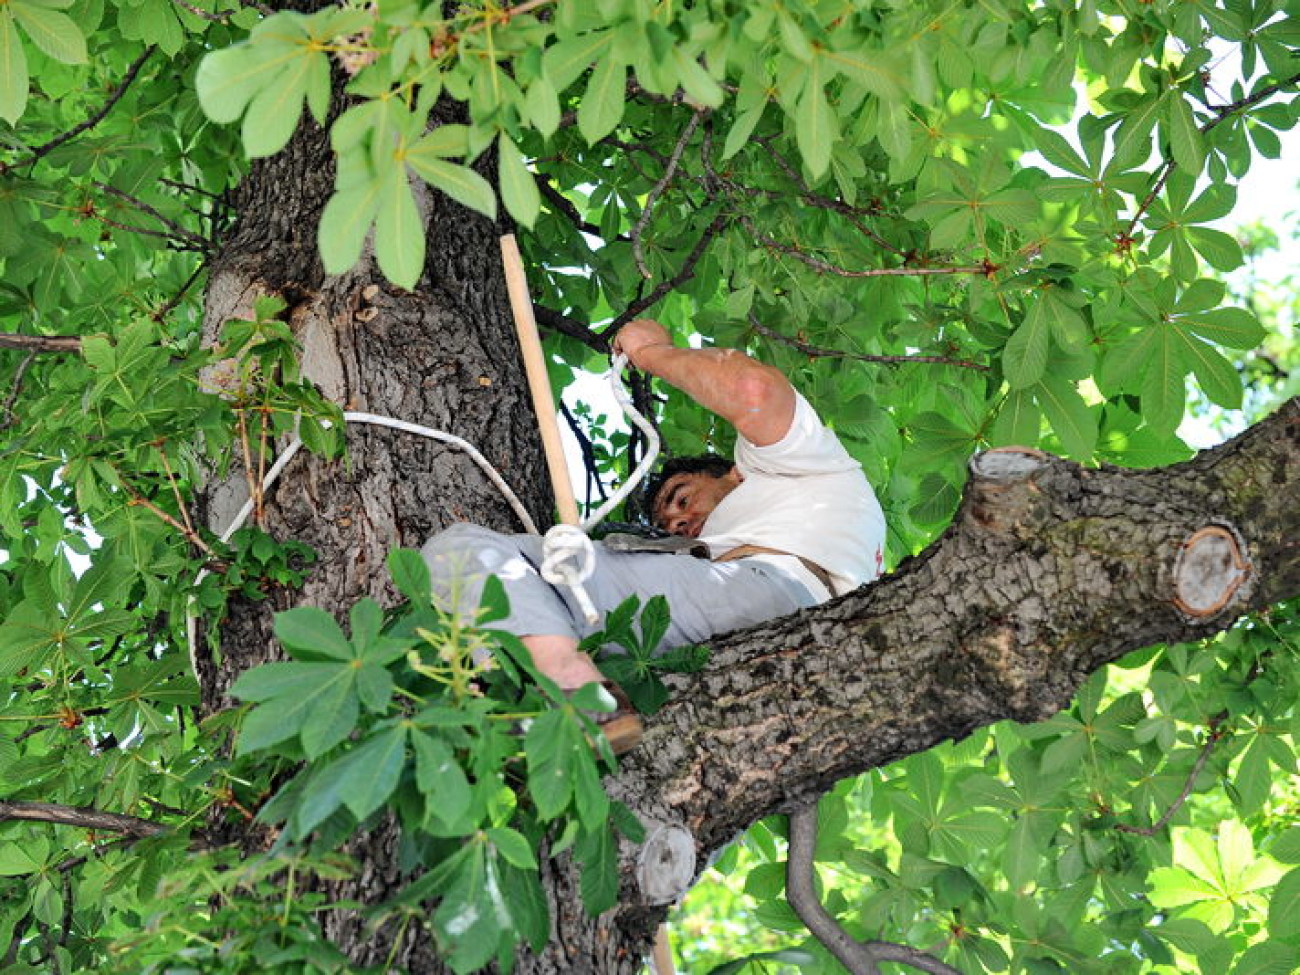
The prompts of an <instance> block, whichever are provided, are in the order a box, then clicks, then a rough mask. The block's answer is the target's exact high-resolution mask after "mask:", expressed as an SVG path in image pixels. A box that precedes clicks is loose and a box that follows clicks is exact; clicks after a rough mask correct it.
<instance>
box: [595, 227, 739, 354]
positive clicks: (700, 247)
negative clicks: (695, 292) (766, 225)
mask: <svg viewBox="0 0 1300 975" xmlns="http://www.w3.org/2000/svg"><path fill="white" fill-rule="evenodd" d="M726 223H727V217H726V215H725V214H721V213H720V214H718V215H717V216H716V217H714V218H713V222H712V223H710V224H709V225H708V226H707V227H705V228H704V233H703V234H701V235H700V239H699V240H697V241H696V242H695V246H694V247H693V248H691V252H690V253H689V254H687V255H686V260H685V261H683V262H682V266H681V268H680V269H679V270H678V271H677V273H676V274H674V275H673V276H672V277H671V278H668V279H667V280H665V281H660V282H659V283H658V284H657V285H655V286H654V289H653V290H652V291H651V292H650V293H649V294H648V295H645V296H644V297H641V298H638V299H636V300H635V301H633V302H632V303H631V304H630V305H628V306H627V307H626V308H625V309H623V311H622V312H621V313H620V314H619V315H618V317H616V318H615V319H614V320H613V321H612V322H610V323H609V325H607V326H606V327H605V328H604V329H603V330H602V331H601V335H613V334H614V333H615V332H617V331H618V330H619V329H620V328H622V327H623V326H624V325H626V324H627V323H628V322H630V321H631V320H632V319H634V318H636V317H637V316H638V315H640V314H641V313H642V312H643V311H645V310H646V309H647V308H649V307H650V306H651V305H653V304H655V303H656V302H657V301H658V300H659V299H660V298H662V297H663V296H664V295H666V294H668V292H670V291H672V290H673V289H674V288H676V287H678V286H679V285H681V284H684V283H685V282H687V281H689V280H690V279H691V278H693V277H694V276H695V265H696V264H698V263H699V261H700V258H701V257H703V256H704V251H705V249H706V248H707V247H708V245H709V242H710V241H711V240H713V238H714V237H716V236H717V235H718V232H719V231H720V230H721V229H722V228H723V227H724V226H725V225H726Z"/></svg>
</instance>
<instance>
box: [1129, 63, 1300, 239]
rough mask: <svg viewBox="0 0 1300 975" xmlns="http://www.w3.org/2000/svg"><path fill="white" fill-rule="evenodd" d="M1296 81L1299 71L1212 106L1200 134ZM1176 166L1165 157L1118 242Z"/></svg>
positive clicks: (1131, 236)
mask: <svg viewBox="0 0 1300 975" xmlns="http://www.w3.org/2000/svg"><path fill="white" fill-rule="evenodd" d="M1297 83H1300V72H1297V73H1296V74H1293V75H1292V76H1291V77H1289V78H1283V79H1282V80H1281V81H1277V82H1274V83H1273V84H1271V85H1266V86H1265V87H1263V88H1261V89H1260V90H1259V91H1257V92H1253V93H1252V94H1249V95H1246V96H1245V97H1244V98H1239V99H1237V100H1236V101H1235V102H1230V103H1228V104H1227V105H1217V106H1213V107H1212V108H1211V111H1213V112H1214V118H1212V119H1210V120H1209V121H1208V122H1206V123H1205V124H1204V125H1202V126H1201V127H1200V132H1201V134H1202V135H1205V134H1206V133H1207V132H1209V131H1211V130H1212V129H1214V128H1215V127H1216V126H1218V125H1220V124H1222V123H1223V122H1226V121H1227V120H1228V119H1229V118H1231V117H1232V116H1233V115H1236V114H1237V113H1238V112H1240V111H1242V109H1246V108H1250V107H1251V106H1252V105H1257V104H1259V103H1260V102H1262V101H1263V100H1264V99H1265V98H1268V97H1269V96H1270V95H1275V94H1277V93H1278V92H1279V91H1281V90H1282V89H1284V88H1294V87H1295V85H1296V84H1297ZM1177 168H1178V163H1176V162H1175V161H1174V160H1172V159H1166V160H1165V162H1164V163H1163V164H1162V165H1161V167H1160V175H1159V177H1157V179H1156V181H1155V185H1153V186H1152V187H1151V192H1149V193H1148V194H1147V195H1146V196H1145V197H1144V198H1143V200H1142V202H1141V203H1140V204H1139V205H1138V208H1137V212H1136V213H1134V214H1133V219H1132V220H1131V221H1129V225H1128V229H1127V230H1125V231H1123V232H1122V233H1121V234H1120V235H1119V237H1118V242H1119V243H1120V244H1126V243H1131V242H1132V240H1133V232H1134V231H1135V230H1137V225H1138V222H1139V221H1141V219H1142V218H1143V217H1144V216H1145V215H1146V212H1147V209H1148V208H1149V207H1150V206H1151V204H1152V203H1154V202H1155V199H1156V197H1157V196H1159V194H1160V191H1161V190H1162V189H1164V187H1165V184H1166V183H1167V182H1169V176H1170V174H1172V173H1173V171H1174V170H1175V169H1177Z"/></svg>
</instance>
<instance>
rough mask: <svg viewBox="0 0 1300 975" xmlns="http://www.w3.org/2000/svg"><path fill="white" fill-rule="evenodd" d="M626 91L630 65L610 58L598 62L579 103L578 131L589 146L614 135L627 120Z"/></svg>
mask: <svg viewBox="0 0 1300 975" xmlns="http://www.w3.org/2000/svg"><path fill="white" fill-rule="evenodd" d="M626 89H627V66H626V65H625V64H623V62H622V61H618V60H616V59H615V58H613V57H607V58H602V59H601V60H600V61H599V62H597V64H596V68H595V70H593V71H592V72H591V78H590V79H589V80H588V82H587V91H586V93H585V94H584V95H583V96H582V101H581V102H579V103H578V131H580V132H581V133H582V137H583V138H584V139H586V140H587V144H588V145H593V146H594V145H595V144H596V143H597V142H599V141H600V140H601V139H603V138H605V136H607V135H609V133H611V132H613V131H614V127H615V126H616V125H618V123H619V120H621V119H622V118H623V106H624V96H625V94H626Z"/></svg>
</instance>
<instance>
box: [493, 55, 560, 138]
mask: <svg viewBox="0 0 1300 975" xmlns="http://www.w3.org/2000/svg"><path fill="white" fill-rule="evenodd" d="M548 53H549V52H548ZM524 108H525V111H526V112H527V113H528V120H529V121H530V122H532V123H533V127H534V128H535V129H537V131H538V132H540V133H542V135H544V136H547V137H550V136H552V135H554V134H555V131H556V129H558V128H559V127H560V99H559V97H558V96H557V94H556V91H555V85H553V84H551V79H550V78H548V77H547V76H546V75H544V74H543V75H540V76H538V77H537V78H536V79H534V80H533V83H532V84H530V85H529V86H528V92H527V94H526V95H525V96H524ZM502 135H503V137H504V133H502Z"/></svg>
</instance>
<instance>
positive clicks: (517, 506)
mask: <svg viewBox="0 0 1300 975" xmlns="http://www.w3.org/2000/svg"><path fill="white" fill-rule="evenodd" d="M626 364H627V357H626V356H623V355H619V356H615V357H614V359H613V362H612V365H611V368H610V372H609V377H610V386H611V387H612V388H613V392H614V398H615V400H617V402H618V404H619V406H620V407H622V409H623V412H624V413H625V414H627V416H628V418H629V419H630V420H631V421H632V422H633V423H635V424H636V425H637V427H638V428H639V429H640V430H641V432H642V433H643V434H644V435H645V437H646V442H647V447H646V455H645V457H644V458H642V460H641V463H640V464H638V465H637V468H636V470H635V471H634V472H633V473H632V476H631V477H630V478H628V480H627V482H626V483H625V484H624V485H623V486H622V487H621V488H619V489H618V491H616V492H614V494H613V495H612V496H610V498H609V499H607V500H606V501H605V503H604V504H603V505H601V506H600V508H599V509H597V511H596V512H595V514H593V515H591V516H589V517H588V518H586V519H585V520H584V521H583V522H582V525H581V526H578V525H556V526H555V527H553V528H552V529H550V531H548V532H547V533H546V535H545V536H544V541H543V543H542V578H543V579H545V580H546V581H547V582H549V583H550V584H551V585H553V586H554V585H563V586H568V587H569V588H570V589H572V590H573V594H574V598H575V599H576V600H577V602H578V605H579V607H580V608H581V609H582V612H583V615H584V616H586V618H587V622H588V623H595V622H596V621H597V620H599V619H600V614H599V613H597V612H596V607H595V606H594V605H593V604H592V602H591V597H589V596H588V595H587V592H586V590H585V589H584V588H583V587H582V584H583V583H584V582H585V581H586V580H587V579H589V578H591V572H592V569H593V568H594V567H595V564H596V553H595V549H594V548H593V547H592V544H591V538H590V537H589V536H588V535H587V532H589V531H591V529H592V528H594V527H595V526H596V525H598V524H599V523H600V522H601V521H602V520H604V518H605V517H606V516H607V515H608V514H609V513H610V512H611V511H613V510H614V508H615V506H617V505H618V504H620V503H621V502H622V501H623V499H624V498H626V497H627V496H628V495H629V494H630V493H631V492H632V489H633V488H635V487H636V485H637V484H638V483H639V482H640V481H641V479H642V478H644V477H645V476H646V474H647V473H648V472H649V470H650V466H651V465H652V464H653V463H654V461H655V458H656V457H658V455H659V435H658V433H657V432H656V431H655V428H654V427H653V426H651V425H650V423H649V422H648V421H647V420H646V418H645V417H643V416H642V415H641V414H640V413H639V412H637V409H636V407H635V406H634V405H633V404H632V398H631V396H630V395H629V394H628V392H627V390H626V389H625V388H624V387H623V384H622V383H621V382H620V381H619V375H620V373H621V372H622V370H623V367H624V366H625V365H626ZM343 421H344V422H345V423H360V424H363V425H369V426H376V427H388V428H389V429H392V430H400V431H402V432H403V433H411V434H415V435H416V436H418V437H427V438H429V439H430V440H438V441H441V442H443V443H449V444H453V445H454V446H457V447H459V448H460V449H461V450H463V451H465V453H466V454H468V455H469V458H470V460H472V461H473V462H474V463H475V464H477V465H478V466H479V468H481V469H482V471H483V473H484V474H486V475H487V477H488V480H490V481H491V482H492V483H493V484H494V485H496V488H497V490H499V491H500V492H501V494H502V495H503V496H504V497H505V499H506V501H507V502H508V503H509V504H510V507H511V508H512V509H514V512H515V514H516V515H517V516H518V517H519V520H520V522H521V523H522V524H523V526H524V528H526V529H527V530H528V532H529V534H531V535H538V534H541V533H540V532H539V531H538V530H537V523H536V522H534V521H533V519H532V517H531V516H530V515H529V514H528V511H527V510H526V509H525V508H524V506H523V503H522V502H521V501H520V500H519V496H518V495H517V494H515V492H514V491H513V490H512V489H511V488H510V485H509V484H507V483H506V482H505V479H504V478H503V477H502V476H501V475H500V474H499V473H498V472H497V469H496V468H495V467H493V466H492V464H491V462H490V461H489V460H488V459H487V458H486V457H484V456H483V455H482V454H481V453H479V451H478V449H477V448H475V447H474V445H473V444H471V443H470V442H469V441H468V440H463V439H461V438H460V437H457V436H455V435H454V434H450V433H444V432H443V431H442V430H435V429H433V427H426V426H423V425H422V424H419V423H408V422H407V421H405V420H395V419H393V418H392V417H389V416H380V415H378V414H376V413H359V412H355V411H351V410H349V411H345V412H344V413H343ZM323 425H324V426H326V427H328V426H329V425H330V424H329V421H328V420H326V421H323ZM300 449H302V438H301V437H300V436H298V435H297V434H296V433H295V434H294V437H293V439H292V440H291V441H290V442H289V445H288V446H287V447H285V449H284V452H283V453H281V454H280V456H279V457H277V458H276V459H275V463H274V464H272V465H271V467H270V469H269V470H268V471H267V472H266V475H265V476H264V477H263V478H262V485H261V489H260V492H259V494H260V495H261V496H265V495H266V492H267V491H269V490H270V488H271V486H272V485H273V484H274V483H275V482H276V480H277V479H278V478H279V477H280V474H281V473H283V471H284V469H285V467H287V466H288V465H289V461H291V460H293V458H294V456H295V455H296V454H297V453H298V451H299V450H300ZM256 505H257V502H256V499H254V498H249V499H248V500H247V501H245V502H244V504H243V507H241V508H240V509H239V511H238V512H237V513H236V514H235V517H234V519H232V520H231V522H230V525H229V526H228V527H227V528H226V530H225V531H224V532H222V533H221V541H222V542H229V541H230V539H231V537H232V536H233V535H234V534H235V532H237V531H239V529H241V528H243V527H244V524H245V523H246V522H247V521H248V518H249V516H250V515H252V513H253V509H254V508H255V507H256ZM207 576H208V570H207V569H202V570H200V571H199V574H198V575H197V576H195V578H194V585H195V586H196V587H197V586H198V585H199V583H201V582H202V581H203V580H204V579H205V578H207ZM194 602H195V598H194V597H193V596H191V597H190V600H189V611H187V613H186V620H185V635H186V640H187V641H188V643H189V652H190V666H191V667H193V668H194V673H195V674H196V675H197V674H198V672H199V668H198V648H197V646H196V643H197V640H198V619H197V617H196V615H195V614H194V612H193V604H194Z"/></svg>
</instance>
